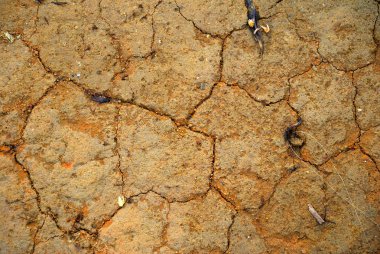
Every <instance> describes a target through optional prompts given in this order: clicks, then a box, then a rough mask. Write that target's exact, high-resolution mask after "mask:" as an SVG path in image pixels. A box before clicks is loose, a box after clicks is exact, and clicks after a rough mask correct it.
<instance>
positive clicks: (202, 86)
mask: <svg viewBox="0 0 380 254" xmlns="http://www.w3.org/2000/svg"><path fill="white" fill-rule="evenodd" d="M206 86H207V84H206V83H200V84H199V89H201V90H205V89H206Z"/></svg>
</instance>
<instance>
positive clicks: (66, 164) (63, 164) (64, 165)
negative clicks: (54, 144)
mask: <svg viewBox="0 0 380 254" xmlns="http://www.w3.org/2000/svg"><path fill="white" fill-rule="evenodd" d="M61 165H62V167H64V168H65V169H72V168H73V163H72V162H64V163H61Z"/></svg>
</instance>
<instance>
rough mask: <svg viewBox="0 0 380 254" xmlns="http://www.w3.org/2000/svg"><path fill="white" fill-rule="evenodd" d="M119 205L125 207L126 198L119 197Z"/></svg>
mask: <svg viewBox="0 0 380 254" xmlns="http://www.w3.org/2000/svg"><path fill="white" fill-rule="evenodd" d="M117 204H118V205H119V207H123V206H124V204H125V197H124V196H118V197H117Z"/></svg>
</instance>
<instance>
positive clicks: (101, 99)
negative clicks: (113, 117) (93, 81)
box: [91, 94, 111, 103]
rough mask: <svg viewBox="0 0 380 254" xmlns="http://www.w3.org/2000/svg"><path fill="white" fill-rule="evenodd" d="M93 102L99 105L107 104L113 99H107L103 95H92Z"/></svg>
mask: <svg viewBox="0 0 380 254" xmlns="http://www.w3.org/2000/svg"><path fill="white" fill-rule="evenodd" d="M91 100H93V101H95V102H97V103H107V102H110V101H111V98H109V97H106V96H104V95H101V94H93V95H91Z"/></svg>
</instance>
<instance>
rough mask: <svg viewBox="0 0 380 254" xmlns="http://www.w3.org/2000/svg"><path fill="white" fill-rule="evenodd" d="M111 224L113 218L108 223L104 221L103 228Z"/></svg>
mask: <svg viewBox="0 0 380 254" xmlns="http://www.w3.org/2000/svg"><path fill="white" fill-rule="evenodd" d="M111 224H112V220H109V221H106V223H104V225H103V228H107V227H109V226H110V225H111Z"/></svg>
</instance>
